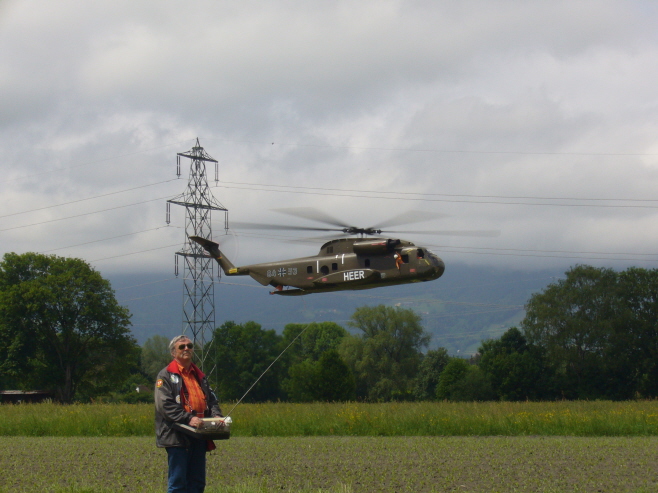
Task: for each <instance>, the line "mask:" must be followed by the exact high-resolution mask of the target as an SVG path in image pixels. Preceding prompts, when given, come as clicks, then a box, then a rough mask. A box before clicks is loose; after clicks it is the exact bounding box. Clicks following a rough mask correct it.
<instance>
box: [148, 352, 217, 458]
mask: <svg viewBox="0 0 658 493" xmlns="http://www.w3.org/2000/svg"><path fill="white" fill-rule="evenodd" d="M192 366H193V367H194V370H195V372H196V374H197V376H198V377H199V378H198V380H199V384H200V386H201V390H203V393H204V394H205V396H206V409H205V410H204V416H206V417H214V416H222V411H221V409H219V403H218V402H217V397H216V396H215V393H214V392H213V391H212V390H211V389H210V385H208V379H207V378H206V376H205V375H204V374H203V372H202V371H201V370H200V369H199V368H198V367H197V366H196V365H194V363H192ZM183 392H187V390H186V389H185V384H184V382H183V376H182V375H181V374H180V372H179V371H178V363H177V362H176V360H174V361H172V362H171V363H169V365H168V366H167V367H166V368H163V369H162V370H160V373H158V377H157V378H156V380H155V441H156V444H157V446H158V447H188V446H189V444H190V440H193V438H192V437H190V436H188V435H186V434H185V433H183V432H182V431H178V430H176V429H175V428H173V427H172V423H182V424H189V422H190V420H191V419H192V418H193V417H194V416H195V414H192V413H188V412H187V411H185V409H184V408H183V405H182V404H181V401H182V400H183ZM210 448H214V446H211V447H210Z"/></svg>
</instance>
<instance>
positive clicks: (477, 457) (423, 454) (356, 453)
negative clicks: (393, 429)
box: [0, 437, 658, 493]
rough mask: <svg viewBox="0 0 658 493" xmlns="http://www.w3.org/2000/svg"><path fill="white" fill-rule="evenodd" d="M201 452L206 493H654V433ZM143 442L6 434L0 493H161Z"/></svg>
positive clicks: (307, 443) (265, 442)
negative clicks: (204, 457) (205, 469)
mask: <svg viewBox="0 0 658 493" xmlns="http://www.w3.org/2000/svg"><path fill="white" fill-rule="evenodd" d="M218 445H219V447H218V450H217V451H216V452H213V453H212V454H211V455H209V456H208V488H207V490H206V491H208V492H209V493H261V492H270V491H287V492H311V491H313V492H318V491H322V492H332V493H339V492H341V493H361V492H379V491H381V492H432V491H434V492H444V491H462V492H565V493H566V492H600V491H603V492H634V493H648V492H654V491H658V466H657V464H658V437H632V438H627V437H281V438H275V437H260V438H257V437H238V438H231V439H230V440H227V441H222V442H221V443H219V444H218ZM165 457H166V453H165V452H164V451H163V450H160V449H157V448H156V447H155V444H154V440H153V438H152V437H119V438H87V437H74V438H61V437H43V438H33V437H15V438H11V439H5V440H4V443H3V446H2V447H1V448H0V468H1V470H2V475H1V477H0V491H2V492H3V493H4V492H7V493H8V492H28V491H29V492H33V491H39V492H41V491H44V492H47V491H53V492H71V493H74V492H75V493H83V492H115V491H123V492H155V491H159V492H162V491H165V490H166V486H165V476H166V459H165Z"/></svg>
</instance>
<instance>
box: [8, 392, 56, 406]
mask: <svg viewBox="0 0 658 493" xmlns="http://www.w3.org/2000/svg"><path fill="white" fill-rule="evenodd" d="M52 398H53V395H52V393H50V392H48V391H47V390H0V404H20V403H21V402H30V403H33V402H43V401H45V400H48V399H52Z"/></svg>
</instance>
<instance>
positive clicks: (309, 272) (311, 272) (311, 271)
mask: <svg viewBox="0 0 658 493" xmlns="http://www.w3.org/2000/svg"><path fill="white" fill-rule="evenodd" d="M306 273H307V274H313V266H312V265H309V266H307V267H306Z"/></svg>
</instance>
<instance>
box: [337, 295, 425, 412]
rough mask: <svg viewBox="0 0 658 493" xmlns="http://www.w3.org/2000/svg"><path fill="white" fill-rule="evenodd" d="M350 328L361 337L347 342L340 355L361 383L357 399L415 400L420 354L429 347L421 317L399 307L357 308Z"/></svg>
mask: <svg viewBox="0 0 658 493" xmlns="http://www.w3.org/2000/svg"><path fill="white" fill-rule="evenodd" d="M350 325H351V326H352V327H355V328H357V329H359V330H360V331H361V332H362V335H361V336H360V337H358V336H357V337H351V338H349V337H348V338H344V339H343V342H342V343H341V347H340V354H341V356H342V357H343V359H344V361H345V362H346V363H347V364H348V366H349V367H350V369H352V371H353V373H354V375H355V377H356V379H357V381H358V383H357V394H358V397H362V398H367V399H369V400H373V401H387V400H391V399H411V398H413V387H414V378H415V376H416V373H417V371H418V366H419V364H420V361H421V359H422V353H421V350H422V349H423V348H425V347H427V344H428V343H429V334H427V333H426V332H425V331H424V329H423V327H422V325H421V318H420V316H419V315H417V314H416V313H414V311H413V310H407V309H403V308H399V307H398V308H393V307H387V306H384V305H379V306H376V307H369V306H365V307H361V308H357V310H356V311H355V312H354V314H353V315H352V317H351V321H350Z"/></svg>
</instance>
